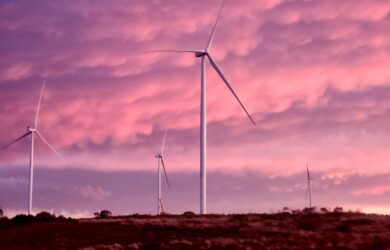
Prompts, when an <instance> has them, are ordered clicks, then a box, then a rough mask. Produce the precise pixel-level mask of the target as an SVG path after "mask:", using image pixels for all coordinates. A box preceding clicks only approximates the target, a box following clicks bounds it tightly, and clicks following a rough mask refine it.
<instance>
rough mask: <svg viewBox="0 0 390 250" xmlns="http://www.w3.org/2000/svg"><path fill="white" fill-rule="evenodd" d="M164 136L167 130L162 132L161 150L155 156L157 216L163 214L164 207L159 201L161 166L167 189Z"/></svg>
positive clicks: (160, 200)
mask: <svg viewBox="0 0 390 250" xmlns="http://www.w3.org/2000/svg"><path fill="white" fill-rule="evenodd" d="M166 136H167V129H165V132H164V137H163V141H162V146H161V150H160V152H159V153H157V154H156V155H155V157H156V158H157V178H158V182H157V183H158V187H157V215H160V214H161V213H164V206H163V203H162V199H161V165H162V167H163V169H164V174H165V179H166V180H167V184H168V187H169V180H168V175H167V171H166V170H165V164H164V159H163V154H164V145H165V137H166Z"/></svg>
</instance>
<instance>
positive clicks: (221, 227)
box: [0, 213, 390, 249]
mask: <svg viewBox="0 0 390 250" xmlns="http://www.w3.org/2000/svg"><path fill="white" fill-rule="evenodd" d="M389 231H390V217H389V216H380V215H366V214H361V213H326V214H319V213H309V214H305V213H298V214H290V213H278V214H245V215H242V214H237V215H207V216H193V217H185V216H178V215H166V216H159V217H156V216H122V217H112V218H105V219H81V220H77V221H53V222H26V223H22V224H20V223H18V224H14V223H10V221H8V224H3V225H2V226H1V227H0V249H207V248H219V249H390V233H389Z"/></svg>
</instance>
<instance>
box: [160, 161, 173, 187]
mask: <svg viewBox="0 0 390 250" xmlns="http://www.w3.org/2000/svg"><path fill="white" fill-rule="evenodd" d="M160 159H161V164H162V166H163V169H164V174H165V179H166V180H167V184H168V187H170V186H171V185H170V184H169V180H168V175H167V171H166V170H165V163H164V159H163V158H162V156H161V158H160Z"/></svg>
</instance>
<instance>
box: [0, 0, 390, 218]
mask: <svg viewBox="0 0 390 250" xmlns="http://www.w3.org/2000/svg"><path fill="white" fill-rule="evenodd" d="M221 3H222V1H221V0H213V1H210V0H208V1H206V0H199V1H185V0H166V1H162V0H150V1H149V0H146V1H135V0H126V1H125V0H114V1H100V0H98V1H96V0H74V1H50V0H38V1H36V0H34V1H33V0H12V1H11V0H4V1H1V3H0V145H5V144H7V143H8V142H10V141H11V140H13V139H15V138H16V137H18V136H20V135H21V134H23V133H24V132H25V131H26V127H27V126H32V125H33V120H34V116H35V112H36V106H37V102H38V98H39V93H40V89H41V86H42V83H43V81H46V83H47V84H46V88H45V91H44V94H43V99H42V104H41V111H40V117H39V125H38V129H39V131H40V132H41V133H42V134H43V135H44V136H45V138H46V139H47V140H48V141H49V142H50V143H51V144H52V145H53V146H54V147H55V148H56V149H57V150H58V151H59V152H60V153H61V155H62V156H63V158H64V160H59V159H58V158H56V155H55V154H54V153H53V152H52V151H51V150H50V149H49V148H48V147H47V146H46V145H45V144H44V143H43V142H42V141H40V140H39V139H37V140H36V157H35V165H36V167H35V170H36V174H35V176H34V177H35V179H34V180H35V187H34V195H35V199H34V210H35V211H39V210H54V211H55V212H56V213H63V214H67V215H71V216H89V215H91V213H93V212H94V211H97V210H100V209H110V210H112V211H113V212H114V213H116V214H120V213H121V214H124V213H152V214H153V213H155V210H156V205H155V203H156V202H155V199H156V197H155V196H156V185H157V184H156V180H157V176H156V170H157V161H156V159H155V158H154V155H155V153H157V152H158V151H159V150H160V147H161V141H162V137H163V133H164V130H165V128H167V129H168V133H167V140H166V145H165V152H164V157H165V162H166V165H167V171H168V174H169V177H170V181H171V184H172V185H171V187H170V188H168V187H166V186H163V196H164V202H165V205H166V210H167V211H168V212H173V213H182V212H184V211H187V210H191V211H195V212H197V211H198V206H199V119H200V118H199V111H200V60H199V59H198V58H196V57H195V56H194V55H193V54H190V53H188V54H176V53H174V54H172V53H152V54H142V53H140V52H142V51H147V50H156V49H203V48H204V47H205V46H206V44H207V41H208V39H209V36H210V33H211V30H212V27H213V25H214V23H215V20H216V16H217V15H218V11H219V8H220V6H221ZM389 34H390V2H389V1H388V0H343V1H338V0H337V1H336V0H323V1H317V0H289V1H283V0H256V1H255V0H247V1H238V0H226V4H225V6H224V9H223V12H222V15H221V18H220V21H219V24H218V27H217V30H216V33H215V38H214V41H213V44H212V47H211V53H212V54H213V57H214V59H215V61H216V62H217V63H218V65H219V67H220V68H221V69H222V71H223V72H224V74H225V76H226V78H227V79H228V81H229V82H230V84H231V85H232V87H233V88H234V90H235V91H236V93H237V94H238V96H239V97H240V99H241V101H242V102H243V104H244V105H245V107H246V108H247V110H248V111H249V113H250V114H251V115H252V117H253V118H254V120H255V121H256V123H257V124H256V125H255V126H254V125H252V124H251V122H250V121H249V119H248V118H247V117H246V115H245V113H244V112H243V110H242V109H241V107H240V106H239V104H238V103H237V101H236V100H235V99H234V97H233V96H232V94H231V93H229V90H228V89H227V88H226V86H225V85H224V83H223V82H222V81H221V79H220V78H219V77H218V75H217V74H216V73H215V72H214V71H213V70H212V68H211V65H210V64H207V72H206V75H207V122H208V123H207V124H208V137H207V143H208V145H207V171H208V173H209V175H208V177H209V178H208V200H207V201H208V211H209V212H213V213H244V212H270V211H278V210H280V209H282V208H283V207H284V206H288V207H292V208H302V207H304V206H307V201H306V179H305V178H306V175H305V171H306V164H309V167H310V170H311V172H312V176H313V178H314V180H313V203H314V205H316V206H324V207H330V208H331V207H334V206H343V207H345V208H347V209H351V210H360V211H365V212H376V213H385V214H390V170H389V166H390V162H389V160H390V159H389V155H390V135H389V133H388V128H389V127H390V126H389V125H390V116H389V114H390V101H389V98H390V70H389V69H388V67H389V64H390V35H389ZM28 162H29V141H28V139H24V140H23V141H20V142H18V143H17V144H14V145H12V146H11V147H9V148H7V149H5V150H1V151H0V190H1V191H0V194H1V196H0V206H1V207H2V208H3V209H4V210H5V212H6V213H8V214H9V215H13V214H16V213H19V212H25V208H26V207H27V204H26V203H27V202H26V201H27V192H28V189H27V187H28ZM164 185H165V184H164Z"/></svg>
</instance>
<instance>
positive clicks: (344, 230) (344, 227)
mask: <svg viewBox="0 0 390 250" xmlns="http://www.w3.org/2000/svg"><path fill="white" fill-rule="evenodd" d="M337 231H339V232H340V233H350V232H352V228H351V226H350V225H349V224H348V223H342V224H340V225H339V226H338V227H337Z"/></svg>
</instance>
